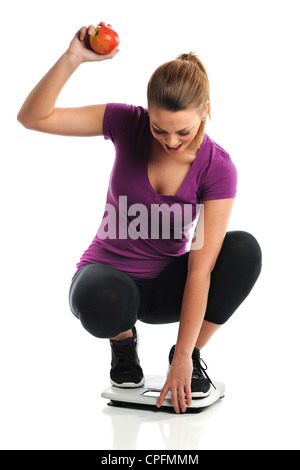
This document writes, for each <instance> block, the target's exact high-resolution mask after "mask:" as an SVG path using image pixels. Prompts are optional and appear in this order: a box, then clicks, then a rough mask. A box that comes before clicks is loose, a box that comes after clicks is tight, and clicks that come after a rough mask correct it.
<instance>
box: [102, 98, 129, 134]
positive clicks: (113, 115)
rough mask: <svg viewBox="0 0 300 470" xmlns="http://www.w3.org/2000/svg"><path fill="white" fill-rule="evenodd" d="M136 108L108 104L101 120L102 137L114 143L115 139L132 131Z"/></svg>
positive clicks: (119, 104)
mask: <svg viewBox="0 0 300 470" xmlns="http://www.w3.org/2000/svg"><path fill="white" fill-rule="evenodd" d="M136 110H137V108H136V107H135V106H133V105H128V104H121V103H108V104H107V105H106V108H105V113H104V118H103V136H104V138H105V139H106V140H111V141H112V142H114V143H115V141H116V139H117V138H118V137H120V136H122V135H124V134H125V133H126V132H127V131H128V130H129V129H132V126H133V122H134V120H135V119H136V114H137V113H136Z"/></svg>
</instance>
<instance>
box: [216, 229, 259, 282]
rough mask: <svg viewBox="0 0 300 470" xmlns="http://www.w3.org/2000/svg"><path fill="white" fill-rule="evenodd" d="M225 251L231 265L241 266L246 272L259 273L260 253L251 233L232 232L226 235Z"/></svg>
mask: <svg viewBox="0 0 300 470" xmlns="http://www.w3.org/2000/svg"><path fill="white" fill-rule="evenodd" d="M224 246H225V249H226V251H227V250H228V251H229V252H230V255H231V259H232V262H233V263H237V264H239V265H242V266H243V267H244V268H245V269H247V271H251V272H257V273H258V274H259V273H260V271H261V267H262V251H261V248H260V245H259V243H258V241H257V240H256V238H255V237H254V236H253V235H251V233H248V232H244V231H233V232H228V233H227V234H226V237H225V240H224Z"/></svg>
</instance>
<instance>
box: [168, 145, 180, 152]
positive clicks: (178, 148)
mask: <svg viewBox="0 0 300 470" xmlns="http://www.w3.org/2000/svg"><path fill="white" fill-rule="evenodd" d="M166 147H167V149H168V150H169V152H178V150H180V149H181V147H182V144H180V145H177V146H176V147H170V146H169V145H167V144H166Z"/></svg>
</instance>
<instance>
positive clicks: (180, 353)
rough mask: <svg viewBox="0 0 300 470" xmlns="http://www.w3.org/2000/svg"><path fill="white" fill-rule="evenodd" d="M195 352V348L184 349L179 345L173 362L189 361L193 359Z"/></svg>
mask: <svg viewBox="0 0 300 470" xmlns="http://www.w3.org/2000/svg"><path fill="white" fill-rule="evenodd" d="M193 350H194V349H193V348H192V349H190V348H182V347H180V346H179V345H176V348H175V354H174V359H173V360H175V362H177V361H178V362H182V361H185V360H187V359H191V357H192V354H193Z"/></svg>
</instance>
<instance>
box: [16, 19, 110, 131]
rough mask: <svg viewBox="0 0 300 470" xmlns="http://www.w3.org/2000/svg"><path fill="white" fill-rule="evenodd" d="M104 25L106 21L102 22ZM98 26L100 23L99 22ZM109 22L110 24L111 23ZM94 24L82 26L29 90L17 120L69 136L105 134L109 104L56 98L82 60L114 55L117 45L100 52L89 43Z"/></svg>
mask: <svg viewBox="0 0 300 470" xmlns="http://www.w3.org/2000/svg"><path fill="white" fill-rule="evenodd" d="M100 25H105V23H103V22H102V23H100ZM98 26H99V25H98ZM108 26H110V25H108ZM94 30H95V27H94V26H93V25H91V26H89V27H88V28H87V27H83V28H81V29H80V30H79V31H78V32H77V33H76V35H75V37H74V38H73V40H72V41H71V44H70V46H69V48H68V50H67V51H66V52H65V53H64V54H63V55H62V56H61V57H60V59H59V60H58V61H57V62H56V64H55V65H54V66H53V67H52V68H51V69H50V70H49V72H48V73H47V74H46V75H45V76H44V77H43V78H42V80H41V81H40V82H39V83H38V84H37V85H36V87H35V88H34V89H33V90H32V92H31V93H30V94H29V96H28V98H27V99H26V101H25V103H24V104H23V106H22V108H21V109H20V111H19V114H18V121H19V122H20V123H21V124H23V126H25V127H26V128H28V129H32V130H36V131H40V132H47V133H50V134H58V135H66V136H82V137H89V136H96V135H102V133H103V129H102V125H103V116H104V111H105V107H106V105H105V104H103V105H95V106H85V107H79V108H56V107H55V104H56V101H57V98H58V96H59V94H60V92H61V90H62V88H63V87H64V85H65V84H66V82H67V81H68V79H69V78H70V77H71V75H72V74H73V73H74V72H75V70H76V69H77V68H78V67H79V65H81V64H82V63H83V62H92V61H97V62H99V61H102V60H107V59H112V58H113V57H114V56H115V55H116V53H117V52H118V49H115V50H114V51H113V52H112V53H110V54H109V55H100V54H97V53H95V52H93V51H92V50H91V48H90V47H89V36H90V35H91V34H93V32H94Z"/></svg>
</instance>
